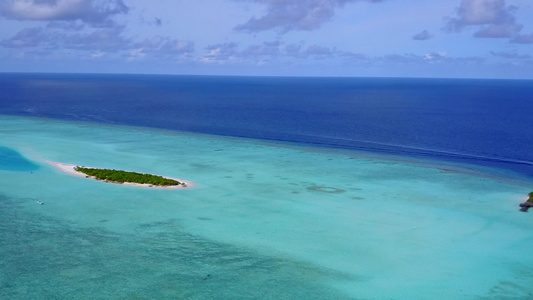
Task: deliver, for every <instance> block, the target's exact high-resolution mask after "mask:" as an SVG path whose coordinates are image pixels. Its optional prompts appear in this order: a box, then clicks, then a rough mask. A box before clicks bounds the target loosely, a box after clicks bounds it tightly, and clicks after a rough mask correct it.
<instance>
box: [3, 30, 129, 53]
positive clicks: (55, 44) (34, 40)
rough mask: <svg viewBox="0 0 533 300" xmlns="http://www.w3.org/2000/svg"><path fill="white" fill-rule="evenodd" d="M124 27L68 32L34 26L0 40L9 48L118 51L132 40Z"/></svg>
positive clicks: (127, 45) (125, 47) (126, 46)
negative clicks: (125, 34)
mask: <svg viewBox="0 0 533 300" xmlns="http://www.w3.org/2000/svg"><path fill="white" fill-rule="evenodd" d="M123 30H124V28H123V27H113V28H98V29H94V30H92V31H89V32H83V33H82V32H76V33H67V32H66V31H64V30H53V29H50V28H46V29H45V28H43V27H33V28H25V29H22V30H21V31H19V32H18V33H17V34H15V35H14V36H13V37H11V38H10V39H7V40H4V41H2V42H0V45H1V46H4V47H8V48H35V47H41V48H46V49H57V48H64V49H78V50H100V51H108V52H109V51H117V50H123V49H127V48H128V47H129V45H130V44H131V41H130V40H129V39H127V38H125V37H123Z"/></svg>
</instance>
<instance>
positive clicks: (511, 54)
mask: <svg viewBox="0 0 533 300" xmlns="http://www.w3.org/2000/svg"><path fill="white" fill-rule="evenodd" d="M490 54H492V55H494V56H497V57H503V58H510V59H528V58H531V55H529V54H518V53H516V51H501V52H497V51H491V52H490Z"/></svg>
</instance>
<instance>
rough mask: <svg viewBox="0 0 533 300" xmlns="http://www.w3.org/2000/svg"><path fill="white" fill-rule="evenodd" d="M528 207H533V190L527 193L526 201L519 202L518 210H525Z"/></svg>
mask: <svg viewBox="0 0 533 300" xmlns="http://www.w3.org/2000/svg"><path fill="white" fill-rule="evenodd" d="M530 207H533V192H531V193H529V198H528V199H527V200H526V202H523V203H520V211H523V212H527V210H528V209H529V208H530Z"/></svg>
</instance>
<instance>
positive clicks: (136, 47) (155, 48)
mask: <svg viewBox="0 0 533 300" xmlns="http://www.w3.org/2000/svg"><path fill="white" fill-rule="evenodd" d="M132 48H133V49H132V50H130V52H129V55H128V59H136V58H155V59H172V58H176V57H182V56H184V55H189V54H191V53H193V52H194V42H192V41H182V40H177V39H170V38H168V37H162V36H154V37H151V38H148V39H145V40H144V41H142V42H140V43H135V44H133V45H132Z"/></svg>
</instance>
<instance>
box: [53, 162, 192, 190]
mask: <svg viewBox="0 0 533 300" xmlns="http://www.w3.org/2000/svg"><path fill="white" fill-rule="evenodd" d="M45 162H46V163H47V164H49V165H51V166H52V167H54V168H56V169H57V170H59V171H61V172H63V173H66V174H69V175H73V176H78V177H84V178H89V179H92V180H97V181H102V182H105V183H112V184H116V185H125V186H134V187H144V188H156V189H187V188H191V187H194V186H195V184H194V183H193V182H191V181H188V180H183V179H179V178H173V177H166V176H162V177H164V178H167V179H172V180H176V181H179V182H183V183H185V186H183V185H181V184H178V185H153V184H141V183H134V182H114V181H105V180H99V179H96V178H94V177H93V176H89V175H87V174H85V173H82V172H79V171H77V170H76V167H85V168H94V167H87V166H80V165H73V164H67V163H62V162H56V161H49V160H47V161H45ZM94 169H101V168H94Z"/></svg>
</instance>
